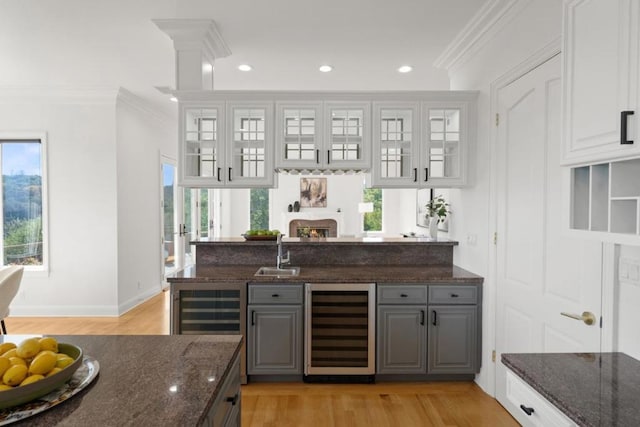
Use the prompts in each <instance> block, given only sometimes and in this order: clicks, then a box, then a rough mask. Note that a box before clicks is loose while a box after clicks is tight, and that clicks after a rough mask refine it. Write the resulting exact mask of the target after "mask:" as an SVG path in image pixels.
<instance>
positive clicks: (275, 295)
mask: <svg viewBox="0 0 640 427" xmlns="http://www.w3.org/2000/svg"><path fill="white" fill-rule="evenodd" d="M279 296H280V295H278V294H272V295H271V298H278V297H279Z"/></svg>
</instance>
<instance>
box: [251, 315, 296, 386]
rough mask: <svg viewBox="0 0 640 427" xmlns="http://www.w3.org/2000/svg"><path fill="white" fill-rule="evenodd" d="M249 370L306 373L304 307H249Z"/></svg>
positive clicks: (278, 373) (274, 373) (261, 372)
mask: <svg viewBox="0 0 640 427" xmlns="http://www.w3.org/2000/svg"><path fill="white" fill-rule="evenodd" d="M247 373H248V374H249V375H259V374H263V375H289V374H302V306H300V305H282V306H281V305H250V306H249V307H248V310H247Z"/></svg>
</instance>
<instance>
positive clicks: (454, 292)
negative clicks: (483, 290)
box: [429, 285, 478, 304]
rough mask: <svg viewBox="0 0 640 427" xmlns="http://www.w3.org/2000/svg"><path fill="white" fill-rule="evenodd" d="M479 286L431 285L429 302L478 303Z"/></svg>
mask: <svg viewBox="0 0 640 427" xmlns="http://www.w3.org/2000/svg"><path fill="white" fill-rule="evenodd" d="M477 303H478V287H477V286H474V285H432V286H429V304H477Z"/></svg>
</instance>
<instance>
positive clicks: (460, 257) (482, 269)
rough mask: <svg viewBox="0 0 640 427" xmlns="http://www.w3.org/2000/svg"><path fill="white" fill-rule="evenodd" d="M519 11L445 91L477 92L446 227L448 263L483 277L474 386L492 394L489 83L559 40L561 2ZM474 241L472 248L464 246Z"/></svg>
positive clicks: (539, 1)
mask: <svg viewBox="0 0 640 427" xmlns="http://www.w3.org/2000/svg"><path fill="white" fill-rule="evenodd" d="M520 5H521V7H522V10H520V13H518V14H517V15H516V16H515V17H512V18H510V19H508V20H507V21H505V22H504V23H503V24H498V25H502V26H501V28H500V31H499V32H498V33H497V34H495V35H494V36H493V37H491V38H490V39H489V40H488V41H487V42H486V43H485V44H484V45H483V46H482V47H481V48H479V49H478V50H477V51H476V52H475V53H474V55H473V56H471V57H470V59H468V60H467V61H466V62H464V63H463V64H461V65H459V66H457V67H456V68H455V69H454V70H452V71H450V79H451V89H454V90H478V91H480V94H479V96H478V128H477V134H476V145H475V147H472V149H471V151H470V159H471V163H472V165H471V166H472V174H471V178H472V180H473V185H472V186H470V187H469V188H464V189H460V190H451V191H450V198H451V209H452V210H453V212H454V214H453V216H452V227H451V229H450V238H451V239H453V240H457V241H459V242H460V245H459V246H458V247H457V248H456V250H455V251H454V263H455V264H456V265H458V266H460V267H463V268H465V269H468V270H470V271H472V272H474V273H476V274H479V275H481V276H483V277H485V283H484V306H483V331H482V333H483V349H482V358H483V360H482V366H483V368H482V371H481V372H480V374H479V375H478V377H477V379H476V381H477V382H478V384H479V385H480V386H481V387H482V388H483V389H484V390H486V391H487V392H488V393H490V394H493V390H494V379H493V376H494V374H493V371H494V365H493V362H492V361H491V351H492V350H493V348H494V342H495V334H494V329H495V325H494V320H495V316H494V313H495V281H494V278H493V277H491V265H490V253H491V252H492V251H494V245H493V243H492V235H493V232H494V230H495V225H494V224H492V222H491V215H490V210H491V205H490V200H491V195H490V190H491V179H492V173H493V171H494V170H495V165H492V164H491V145H490V126H491V125H492V123H493V120H491V117H490V89H491V83H492V82H494V81H495V80H497V79H498V78H499V77H500V76H502V75H503V74H505V73H506V72H508V71H509V70H511V69H513V68H515V67H516V66H517V65H518V64H520V63H521V62H523V61H525V60H526V59H527V58H529V57H531V56H533V54H534V53H536V52H537V51H539V50H540V49H542V48H544V47H545V46H547V45H548V44H549V43H551V42H553V41H554V40H555V39H557V38H558V37H560V34H561V30H562V26H561V19H562V10H561V5H562V2H561V1H559V0H535V1H531V0H523V1H520ZM468 238H470V239H469V240H472V241H473V240H475V242H476V243H475V244H469V243H468Z"/></svg>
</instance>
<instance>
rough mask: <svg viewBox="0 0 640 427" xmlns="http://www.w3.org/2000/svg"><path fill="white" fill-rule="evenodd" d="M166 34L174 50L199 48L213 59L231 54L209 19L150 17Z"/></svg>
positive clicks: (213, 22)
mask: <svg viewBox="0 0 640 427" xmlns="http://www.w3.org/2000/svg"><path fill="white" fill-rule="evenodd" d="M151 21H152V22H153V23H154V24H156V26H157V27H158V28H159V29H160V30H161V31H163V32H164V33H165V34H167V35H168V36H169V37H170V38H171V40H173V45H174V48H175V49H176V50H182V49H187V50H189V49H198V48H201V49H202V50H203V53H204V55H205V56H207V57H208V58H209V60H210V61H213V60H214V59H217V58H224V57H226V56H229V55H231V49H229V46H228V45H227V42H226V41H225V40H224V38H223V37H222V34H221V33H220V30H219V29H218V26H217V25H216V23H215V21H213V20H211V19H152V20H151Z"/></svg>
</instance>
